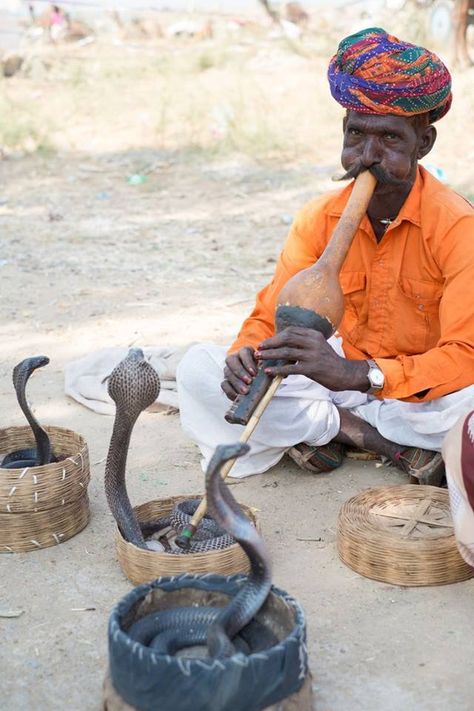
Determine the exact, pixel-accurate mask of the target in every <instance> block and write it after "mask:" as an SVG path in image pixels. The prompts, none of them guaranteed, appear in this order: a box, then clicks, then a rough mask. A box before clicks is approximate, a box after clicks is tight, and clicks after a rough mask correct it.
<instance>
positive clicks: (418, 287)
mask: <svg viewBox="0 0 474 711" xmlns="http://www.w3.org/2000/svg"><path fill="white" fill-rule="evenodd" d="M442 295H443V286H442V284H439V283H437V282H430V281H421V280H419V279H412V278H411V277H406V276H401V277H400V278H399V280H398V298H397V306H398V309H397V310H398V314H397V319H396V320H397V322H398V324H399V328H398V334H397V335H396V342H397V350H398V352H399V353H403V354H406V355H416V354H419V353H425V352H426V351H427V350H429V349H430V348H434V347H435V346H436V344H437V342H438V340H439V337H440V324H439V302H440V300H441V297H442Z"/></svg>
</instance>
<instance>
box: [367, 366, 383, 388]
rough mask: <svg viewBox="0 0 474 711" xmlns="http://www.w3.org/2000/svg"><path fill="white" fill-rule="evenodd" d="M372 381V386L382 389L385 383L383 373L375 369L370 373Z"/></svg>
mask: <svg viewBox="0 0 474 711" xmlns="http://www.w3.org/2000/svg"><path fill="white" fill-rule="evenodd" d="M370 380H371V381H372V385H373V386H374V387H379V388H381V387H382V385H383V383H384V377H383V373H382V371H381V370H379V369H378V368H373V370H371V371H370Z"/></svg>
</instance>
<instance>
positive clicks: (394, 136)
mask: <svg viewBox="0 0 474 711" xmlns="http://www.w3.org/2000/svg"><path fill="white" fill-rule="evenodd" d="M385 138H388V140H389V141H394V140H396V139H397V138H398V136H397V134H396V133H386V134H385Z"/></svg>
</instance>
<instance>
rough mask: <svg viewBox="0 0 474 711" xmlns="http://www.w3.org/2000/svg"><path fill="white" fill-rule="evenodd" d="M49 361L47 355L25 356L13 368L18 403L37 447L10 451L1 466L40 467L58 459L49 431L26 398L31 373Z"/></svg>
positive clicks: (11, 467)
mask: <svg viewBox="0 0 474 711" xmlns="http://www.w3.org/2000/svg"><path fill="white" fill-rule="evenodd" d="M48 363H49V358H48V357H47V356H33V357H31V358H25V359H24V360H22V361H21V362H20V363H18V365H16V366H15V367H14V368H13V387H14V388H15V392H16V396H17V399H18V404H19V405H20V408H21V410H22V412H23V414H24V415H25V417H26V419H27V420H28V424H29V425H30V427H31V430H32V432H33V435H34V438H35V442H36V448H35V449H19V450H16V451H15V452H10V453H9V454H7V455H6V457H5V458H4V459H3V461H2V464H1V467H2V468H4V469H24V468H25V467H38V466H43V465H44V464H50V463H51V462H52V461H53V462H54V461H56V458H55V457H54V456H53V454H52V451H51V442H50V440H49V436H48V433H47V432H46V430H45V429H43V427H41V425H40V424H39V422H38V421H37V420H36V418H35V417H34V415H33V413H32V412H31V410H30V407H29V405H28V402H27V400H26V384H27V382H28V380H29V378H30V376H31V374H32V373H33V372H34V371H35V370H36V369H37V368H43V367H44V366H45V365H48Z"/></svg>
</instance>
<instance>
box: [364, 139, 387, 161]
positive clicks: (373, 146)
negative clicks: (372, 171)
mask: <svg viewBox="0 0 474 711" xmlns="http://www.w3.org/2000/svg"><path fill="white" fill-rule="evenodd" d="M381 159H382V152H381V150H380V142H379V141H378V139H377V138H367V139H366V141H365V142H364V149H363V151H362V156H361V163H362V165H363V166H364V168H370V166H371V165H374V164H376V163H380V161H381Z"/></svg>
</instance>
